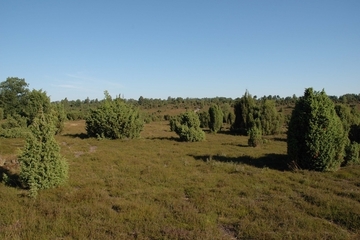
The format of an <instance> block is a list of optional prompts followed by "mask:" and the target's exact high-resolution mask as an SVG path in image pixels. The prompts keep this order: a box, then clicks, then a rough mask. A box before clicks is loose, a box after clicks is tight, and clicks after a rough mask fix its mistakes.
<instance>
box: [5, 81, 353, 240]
mask: <svg viewBox="0 0 360 240" xmlns="http://www.w3.org/2000/svg"><path fill="white" fill-rule="evenodd" d="M9 86H10V87H9ZM0 87H1V88H0V100H1V101H0V110H1V111H0V113H1V117H2V120H1V134H0V135H1V137H2V138H0V180H1V182H2V183H1V184H0V192H1V194H0V198H1V199H0V214H1V218H0V230H1V231H0V238H1V239H358V238H359V237H360V231H359V229H360V182H359V175H360V165H359V151H360V147H359V138H360V135H359V132H360V131H359V129H360V115H359V106H360V98H359V97H360V95H359V96H358V95H354V94H347V95H344V96H340V97H334V96H327V95H326V93H325V91H321V92H317V91H314V90H313V89H311V88H309V89H306V90H305V93H304V96H300V97H296V96H292V97H287V98H280V97H279V96H268V97H266V96H264V97H262V98H258V97H257V96H252V95H251V94H250V93H249V92H248V91H246V92H245V94H244V95H243V96H242V97H240V98H238V99H234V100H233V99H230V98H220V97H218V98H209V99H182V98H171V97H169V98H168V99H166V100H160V99H147V98H144V97H140V98H139V99H138V100H133V99H124V98H123V97H120V96H117V97H116V98H114V99H113V98H111V96H110V95H109V94H108V93H107V92H106V91H105V98H104V99H103V100H90V99H86V100H85V101H81V100H76V101H69V100H67V99H65V100H63V101H60V102H57V103H54V102H50V99H49V98H48V97H47V96H46V93H45V92H43V91H42V90H32V91H30V90H28V88H27V87H28V85H27V84H26V82H25V81H24V80H23V79H18V78H9V79H7V81H5V82H4V83H1V85H0ZM12 92H16V94H10V93H12ZM14 96H16V99H15V98H14V102H13V101H10V100H9V99H11V98H13V97H14ZM25 99H26V101H25ZM22 101H24V102H22ZM25 102H26V104H25ZM8 104H13V105H12V107H10V106H8ZM20 106H26V107H23V108H20ZM65 119H67V121H65ZM17 132H21V134H16V133H17ZM56 133H57V134H56ZM214 133H216V134H214ZM99 140H101V141H99ZM19 149H20V150H21V151H20V152H19ZM313 170H315V171H313ZM44 189H46V190H44ZM29 193H30V196H32V197H36V198H29V197H28V195H29Z"/></svg>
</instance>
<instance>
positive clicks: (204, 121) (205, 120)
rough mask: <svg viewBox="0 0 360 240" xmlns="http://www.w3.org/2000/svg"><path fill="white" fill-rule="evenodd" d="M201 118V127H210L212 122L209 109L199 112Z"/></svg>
mask: <svg viewBox="0 0 360 240" xmlns="http://www.w3.org/2000/svg"><path fill="white" fill-rule="evenodd" d="M198 115H199V120H200V127H201V128H208V127H209V122H210V115H209V111H201V112H198Z"/></svg>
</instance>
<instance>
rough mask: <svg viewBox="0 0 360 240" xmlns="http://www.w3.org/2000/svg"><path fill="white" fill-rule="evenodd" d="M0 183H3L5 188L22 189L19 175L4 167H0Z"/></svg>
mask: <svg viewBox="0 0 360 240" xmlns="http://www.w3.org/2000/svg"><path fill="white" fill-rule="evenodd" d="M0 182H4V183H5V184H6V185H7V186H10V187H15V188H16V187H20V188H23V186H22V184H21V182H20V177H19V174H17V173H13V172H12V171H11V170H9V169H8V168H7V167H5V166H0Z"/></svg>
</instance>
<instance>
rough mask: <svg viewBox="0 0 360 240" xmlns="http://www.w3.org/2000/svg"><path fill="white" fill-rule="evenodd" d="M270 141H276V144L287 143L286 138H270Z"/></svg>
mask: <svg viewBox="0 0 360 240" xmlns="http://www.w3.org/2000/svg"><path fill="white" fill-rule="evenodd" d="M271 140H273V141H277V142H287V139H286V138H281V137H274V138H271Z"/></svg>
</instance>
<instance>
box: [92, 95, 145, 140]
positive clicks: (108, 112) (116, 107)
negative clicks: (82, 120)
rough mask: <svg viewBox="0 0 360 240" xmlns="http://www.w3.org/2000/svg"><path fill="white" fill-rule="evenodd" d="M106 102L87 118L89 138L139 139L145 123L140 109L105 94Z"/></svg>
mask: <svg viewBox="0 0 360 240" xmlns="http://www.w3.org/2000/svg"><path fill="white" fill-rule="evenodd" d="M105 96H106V99H105V101H104V102H103V103H102V104H101V105H100V106H99V107H98V108H97V109H95V110H90V114H89V116H88V117H87V118H86V131H87V134H88V136H89V137H96V138H109V139H125V138H130V139H131V138H138V137H140V132H141V131H142V130H143V126H144V121H143V120H142V118H141V117H140V113H139V109H138V108H136V107H135V106H134V105H132V104H127V103H125V102H124V101H123V100H122V99H119V98H118V99H114V100H112V99H111V97H110V96H109V95H108V94H107V92H106V93H105Z"/></svg>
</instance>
